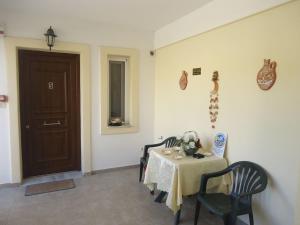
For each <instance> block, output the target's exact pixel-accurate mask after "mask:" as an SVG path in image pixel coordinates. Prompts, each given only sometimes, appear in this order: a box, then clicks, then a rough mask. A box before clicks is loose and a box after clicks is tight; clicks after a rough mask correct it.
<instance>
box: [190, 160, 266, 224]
mask: <svg viewBox="0 0 300 225" xmlns="http://www.w3.org/2000/svg"><path fill="white" fill-rule="evenodd" d="M230 172H232V178H233V184H232V190H231V193H230V194H229V195H225V194H223V193H206V185H207V181H208V179H210V178H213V177H219V176H222V175H225V174H227V173H230ZM267 182H268V177H267V174H266V172H265V171H264V169H263V168H262V167H260V166H259V165H257V164H255V163H252V162H248V161H241V162H236V163H233V164H232V165H230V166H229V167H228V168H226V169H225V170H222V171H219V172H215V173H209V174H204V175H202V177H201V183H200V191H199V193H198V195H197V204H196V212H195V219H194V225H197V222H198V217H199V211H200V206H201V205H203V206H205V207H206V208H207V209H208V210H209V211H210V212H212V213H213V214H215V215H217V216H219V217H221V218H222V219H223V221H224V224H225V225H234V224H235V223H236V219H237V216H239V215H244V214H249V220H250V225H254V221H253V212H252V195H253V194H256V193H259V192H262V191H263V190H264V189H265V188H266V186H267Z"/></svg>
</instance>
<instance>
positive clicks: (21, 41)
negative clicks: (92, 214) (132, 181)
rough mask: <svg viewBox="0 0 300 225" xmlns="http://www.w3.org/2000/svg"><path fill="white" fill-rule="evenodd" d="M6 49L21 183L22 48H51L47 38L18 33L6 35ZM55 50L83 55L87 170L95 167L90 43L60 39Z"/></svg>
mask: <svg viewBox="0 0 300 225" xmlns="http://www.w3.org/2000/svg"><path fill="white" fill-rule="evenodd" d="M5 49H6V60H7V61H6V65H7V68H6V69H7V74H8V76H7V83H8V96H9V102H8V111H9V129H10V130H9V134H10V164H11V183H21V182H22V177H23V175H22V149H21V127H20V101H19V85H18V83H19V82H18V77H19V72H18V66H19V65H18V50H19V49H28V50H36V51H49V49H48V47H47V46H46V44H45V42H44V40H37V39H30V38H15V37H5ZM53 52H59V53H75V54H79V55H80V93H81V94H80V120H81V121H80V129H81V171H82V173H83V174H87V173H90V172H91V170H92V159H91V152H92V150H91V94H90V86H91V84H90V83H91V82H90V80H91V75H90V47H89V46H88V45H85V44H77V43H67V42H58V43H57V44H56V46H55V48H54V50H53Z"/></svg>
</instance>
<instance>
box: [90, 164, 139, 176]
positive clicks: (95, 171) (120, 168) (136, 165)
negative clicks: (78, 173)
mask: <svg viewBox="0 0 300 225" xmlns="http://www.w3.org/2000/svg"><path fill="white" fill-rule="evenodd" d="M139 166H140V165H139V164H135V165H129V166H121V167H114V168H108V169H102V170H93V171H92V172H90V173H86V174H84V175H94V174H100V173H106V172H112V171H118V170H124V169H131V168H138V167H139Z"/></svg>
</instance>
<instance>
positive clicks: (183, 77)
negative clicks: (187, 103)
mask: <svg viewBox="0 0 300 225" xmlns="http://www.w3.org/2000/svg"><path fill="white" fill-rule="evenodd" d="M187 84H188V73H187V72H186V71H185V70H183V71H182V73H181V77H180V80H179V87H180V89H181V90H185V89H186V87H187Z"/></svg>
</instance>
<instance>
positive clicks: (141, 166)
mask: <svg viewBox="0 0 300 225" xmlns="http://www.w3.org/2000/svg"><path fill="white" fill-rule="evenodd" d="M143 171H144V163H142V162H140V178H139V182H141V181H142V177H143Z"/></svg>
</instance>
